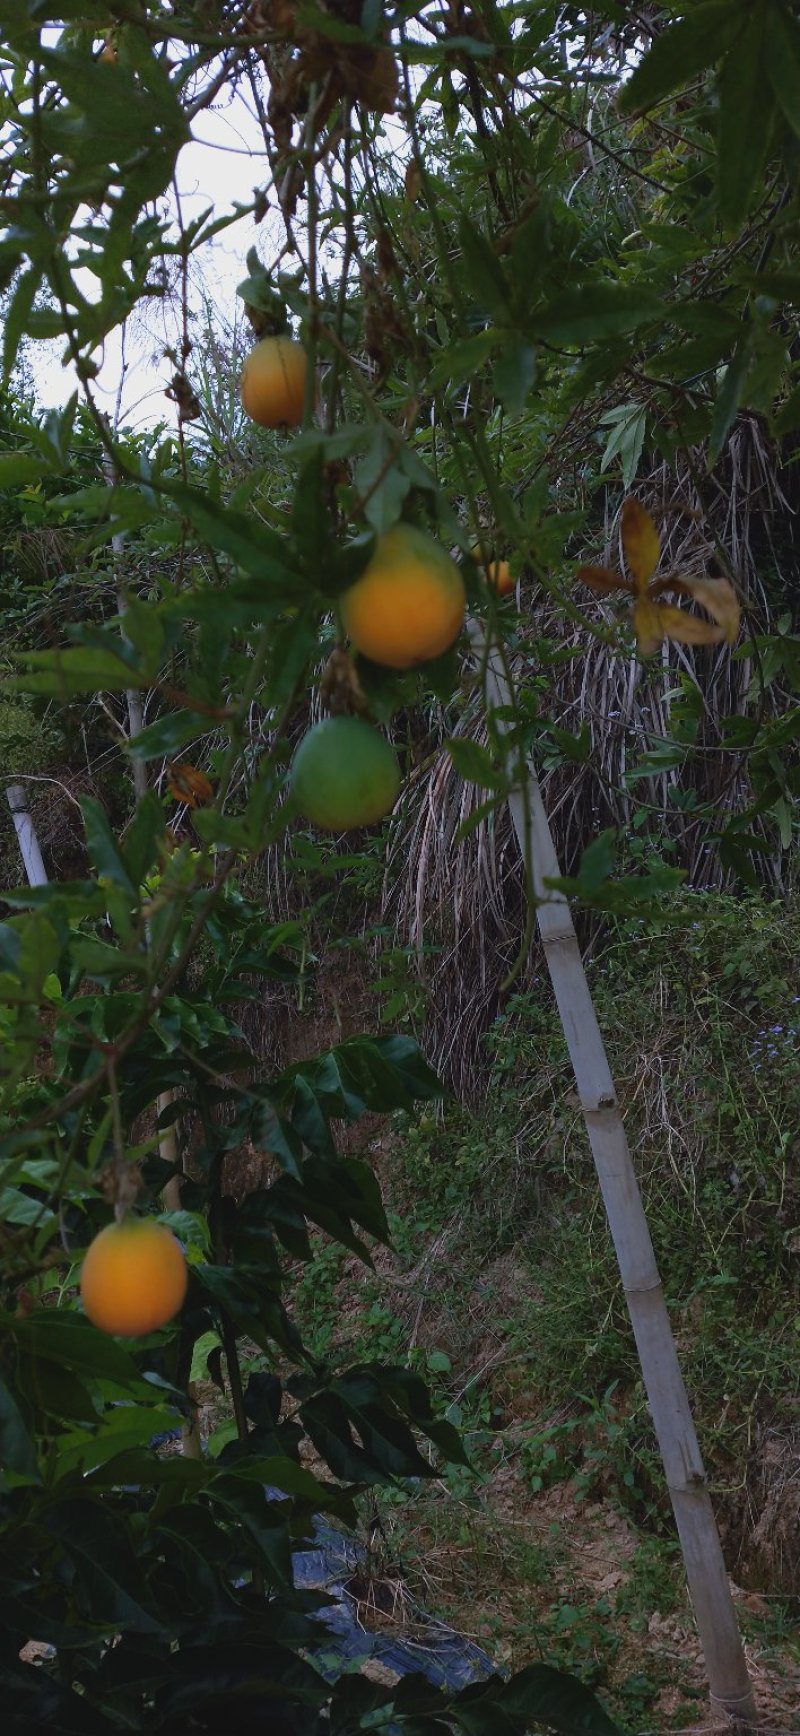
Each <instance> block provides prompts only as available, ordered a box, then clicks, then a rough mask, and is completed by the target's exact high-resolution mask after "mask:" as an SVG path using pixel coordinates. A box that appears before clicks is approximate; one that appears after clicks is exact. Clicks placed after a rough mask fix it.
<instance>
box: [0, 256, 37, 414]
mask: <svg viewBox="0 0 800 1736" xmlns="http://www.w3.org/2000/svg"><path fill="white" fill-rule="evenodd" d="M41 281H42V268H41V266H39V265H33V266H31V267H30V269H29V270H28V271H25V272H23V274H22V276H21V277H20V278H18V279H17V282H16V284H15V286H14V293H13V295H12V297H11V301H10V303H9V304H8V305H7V307H6V308H5V310H4V321H3V325H4V331H3V378H4V381H5V383H6V384H8V380H9V377H10V375H11V371H12V369H13V367H14V363H15V362H16V359H17V352H18V350H19V346H20V342H21V340H22V336H23V333H24V332H25V331H26V330H27V326H28V320H29V317H30V312H31V308H32V307H33V302H34V298H35V296H36V291H37V290H38V288H39V285H40V283H41Z"/></svg>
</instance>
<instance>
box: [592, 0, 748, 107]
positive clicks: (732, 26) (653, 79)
mask: <svg viewBox="0 0 800 1736" xmlns="http://www.w3.org/2000/svg"><path fill="white" fill-rule="evenodd" d="M745 16H746V15H745V12H744V10H743V8H742V6H741V5H740V4H737V3H736V0H706V4H704V5H697V4H695V5H694V6H692V8H691V11H690V13H689V16H688V18H685V19H682V20H680V21H679V22H678V23H677V24H671V25H669V27H668V28H667V29H666V30H661V31H659V34H658V35H657V36H656V39H655V42H654V43H653V46H652V48H651V49H650V51H649V53H648V54H646V55H645V58H644V60H643V61H642V62H641V64H640V65H639V66H637V68H636V71H635V72H634V73H633V74H632V76H631V77H630V78H629V80H628V82H627V84H625V85H623V87H622V90H621V92H620V95H619V98H618V106H619V109H620V112H621V113H622V114H624V115H636V114H644V112H645V110H646V109H649V108H652V107H653V104H654V103H657V102H660V101H661V99H662V97H665V96H669V95H670V92H671V91H673V90H682V89H683V88H684V87H685V86H686V85H687V84H690V83H691V81H692V79H694V78H696V77H697V74H698V73H699V72H704V71H705V68H706V67H707V66H714V65H715V64H716V62H717V61H718V60H719V59H720V58H721V56H722V55H723V54H724V52H725V50H726V48H727V47H728V46H729V44H730V43H731V42H732V41H733V39H734V38H735V36H736V35H737V33H738V32H739V31H740V30H741V29H742V28H743V26H744V23H745Z"/></svg>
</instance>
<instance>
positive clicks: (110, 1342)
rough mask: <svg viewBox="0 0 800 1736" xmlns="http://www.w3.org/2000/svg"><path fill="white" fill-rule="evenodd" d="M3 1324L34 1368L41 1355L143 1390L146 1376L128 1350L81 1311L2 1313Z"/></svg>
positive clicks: (55, 1310) (64, 1364) (81, 1370)
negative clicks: (78, 1312) (84, 1316)
mask: <svg viewBox="0 0 800 1736" xmlns="http://www.w3.org/2000/svg"><path fill="white" fill-rule="evenodd" d="M0 1325H2V1326H4V1327H5V1328H6V1330H10V1331H11V1332H12V1333H13V1336H14V1338H15V1339H16V1341H17V1343H18V1345H19V1347H20V1350H21V1351H22V1352H23V1353H24V1355H25V1357H26V1358H27V1359H29V1365H30V1366H31V1367H32V1368H33V1369H34V1370H35V1368H36V1362H37V1360H38V1358H40V1357H41V1358H45V1359H47V1360H48V1361H49V1362H52V1363H54V1364H56V1365H57V1364H59V1363H60V1364H61V1366H62V1367H64V1368H69V1369H73V1370H74V1371H75V1372H76V1373H79V1374H85V1375H88V1376H90V1377H91V1378H93V1379H95V1380H109V1381H111V1382H112V1384H113V1385H114V1386H116V1387H121V1388H123V1389H127V1390H131V1391H135V1392H139V1393H141V1391H142V1376H141V1375H140V1373H139V1370H138V1369H137V1367H136V1364H135V1363H134V1361H133V1359H132V1358H131V1357H130V1356H129V1355H128V1352H127V1350H123V1348H122V1346H121V1345H119V1344H116V1343H115V1341H114V1339H113V1338H108V1337H107V1336H106V1334H105V1333H103V1332H98V1330H97V1328H96V1327H95V1326H90V1325H89V1322H88V1320H85V1319H84V1318H83V1317H82V1315H80V1314H76V1313H73V1312H71V1311H70V1310H68V1309H66V1308H39V1309H34V1310H33V1312H32V1313H31V1314H29V1315H27V1317H26V1318H24V1319H18V1318H17V1317H16V1316H15V1315H9V1314H3V1313H0Z"/></svg>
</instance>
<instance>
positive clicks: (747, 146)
mask: <svg viewBox="0 0 800 1736" xmlns="http://www.w3.org/2000/svg"><path fill="white" fill-rule="evenodd" d="M768 91H769V84H768V80H767V78H766V77H765V67H764V13H763V9H762V7H760V6H757V7H755V8H754V10H753V11H752V12H751V14H750V16H749V18H748V21H747V24H746V26H745V29H744V31H743V32H742V34H741V36H740V37H739V38H738V39H737V42H736V44H735V46H734V47H733V48H732V49H731V50H730V52H729V53H728V54H727V55H726V58H725V63H724V65H723V68H722V71H721V73H720V79H719V130H718V134H717V205H718V207H719V214H720V218H721V221H722V222H723V223H724V224H725V225H726V226H727V227H728V228H729V229H736V228H737V227H738V226H739V225H740V224H741V222H742V221H743V219H744V217H745V216H746V213H747V210H748V208H749V205H750V201H751V199H752V196H753V193H754V191H755V187H756V182H757V181H758V178H759V174H760V171H761V169H762V167H763V164H764V158H765V157H766V154H767V146H768V144H769V139H770V134H771V131H772V123H773V118H774V108H773V104H772V102H771V101H770V99H769V95H768Z"/></svg>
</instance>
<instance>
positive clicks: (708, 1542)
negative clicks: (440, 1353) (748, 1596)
mask: <svg viewBox="0 0 800 1736" xmlns="http://www.w3.org/2000/svg"><path fill="white" fill-rule="evenodd" d="M469 631H470V638H471V641H472V644H473V648H474V649H475V651H476V652H477V654H478V655H479V656H480V657H481V659H482V661H483V660H484V659H485V665H484V667H485V675H484V680H485V694H486V699H487V702H488V704H489V705H490V706H510V705H512V703H513V696H512V692H511V688H510V685H509V681H508V678H507V675H506V672H505V669H504V667H503V661H502V658H501V656H500V654H499V652H498V650H497V649H496V648H494V647H492V648H491V649H490V650H489V651H488V654H487V652H486V647H485V642H484V639H483V635H482V632H481V629H480V627H478V626H477V625H476V624H475V623H474V622H470V626H469ZM509 727H510V725H508V724H505V725H504V724H502V723H498V724H497V725H496V728H497V729H498V730H499V731H500V732H501V733H505V731H506V730H507V729H508V728H509ZM509 809H510V812H511V818H512V822H513V825H514V830H515V832H516V834H517V838H518V840H519V845H520V849H521V850H522V854H523V858H524V860H525V862H526V864H528V867H529V876H530V890H531V893H532V895H533V897H534V898H535V900H536V919H537V922H538V926H539V932H540V935H541V937H542V944H543V947H544V953H545V958H546V960H547V967H548V970H549V972H550V980H551V982H552V985H553V990H554V993H555V998H556V1005H557V1007H558V1012H559V1016H560V1019H561V1023H562V1026H563V1030H564V1036H565V1038H566V1042H567V1047H568V1049H569V1054H570V1060H571V1061H572V1066H573V1070H574V1073H575V1083H576V1085H577V1088H578V1094H579V1097H580V1102H581V1108H582V1110H583V1116H584V1120H585V1122H586V1129H587V1132H588V1135H589V1142H590V1145H591V1148H592V1156H593V1158H594V1162H595V1166H596V1169H597V1175H598V1179H599V1182H600V1189H601V1193H602V1196H603V1202H604V1204H605V1208H606V1214H607V1217H608V1222H609V1228H610V1230H611V1235H612V1239H613V1242H614V1247H615V1250H616V1255H617V1261H618V1263H619V1270H620V1276H621V1278H622V1284H623V1288H624V1291H625V1299H626V1301H627V1304H628V1312H629V1314H630V1319H631V1325H632V1327H633V1333H634V1338H635V1340H636V1348H637V1351H638V1354H639V1362H640V1364H641V1369H642V1378H643V1380H644V1385H645V1390H646V1393H647V1399H648V1404H649V1407H650V1413H651V1416H652V1418H653V1426H654V1429H655V1433H656V1438H657V1440H658V1445H659V1450H660V1453H661V1458H662V1461H663V1465H664V1473H665V1476H666V1482H667V1488H668V1489H669V1495H670V1500H671V1502H672V1510H673V1513H674V1515H675V1524H676V1526H677V1530H678V1536H679V1538H680V1544H681V1549H682V1551H683V1559H684V1565H685V1569H686V1579H687V1583H688V1587H689V1594H690V1596H691V1600H692V1604H693V1607H694V1613H695V1619H696V1621H697V1627H698V1631H699V1634H700V1642H701V1645H702V1647H703V1653H704V1655H705V1662H706V1671H707V1675H708V1682H709V1688H710V1693H711V1699H712V1702H713V1703H714V1705H715V1706H716V1707H718V1708H719V1709H720V1710H721V1711H723V1712H725V1713H727V1715H728V1716H729V1717H731V1718H735V1719H736V1720H737V1721H738V1722H739V1723H740V1724H753V1723H755V1722H756V1720H757V1714H756V1708H755V1703H754V1700H753V1691H752V1687H751V1683H750V1678H749V1676H748V1672H747V1664H746V1661H745V1656H744V1650H743V1647H742V1641H741V1635H740V1633H739V1626H738V1622H737V1619H736V1612H735V1609H734V1607H733V1599H732V1597H731V1589H730V1584H729V1581H728V1575H727V1572H726V1570H725V1563H724V1560H723V1557H722V1548H721V1545H720V1540H719V1533H718V1531H717V1526H716V1521H715V1518H714V1510H713V1507H712V1504H711V1497H710V1495H709V1492H708V1485H707V1480H706V1473H705V1469H704V1466H703V1461H702V1458H701V1455H700V1448H699V1446H698V1442H697V1436H696V1433H695V1428H694V1423H693V1421H692V1415H691V1411H690V1408H689V1401H688V1398H687V1395H686V1388H685V1386H684V1383H683V1376H682V1374H681V1370H680V1365H679V1363H678V1356H677V1351H676V1349H675V1340H674V1338H673V1336H672V1328H671V1325H670V1319H669V1314H668V1312H667V1307H666V1303H665V1301H664V1292H663V1289H662V1286H661V1279H660V1277H659V1273H658V1268H657V1266H656V1259H655V1254H654V1251H653V1244H652V1241H651V1239H650V1231H649V1229H648V1226H647V1219H646V1217H645V1213H644V1207H643V1205H642V1199H641V1194H640V1192H639V1184H638V1182H637V1180H636V1174H635V1171H634V1167H633V1162H632V1160H631V1154H630V1149H629V1146H628V1141H627V1137H626V1134H625V1128H624V1125H623V1121H622V1116H621V1114H620V1110H619V1106H618V1103H617V1097H616V1091H615V1088H614V1081H613V1078H612V1076H611V1070H610V1067H609V1064H608V1058H607V1056H606V1052H605V1046H604V1044H603V1038H602V1034H601V1031H600V1027H599V1025H598V1022H597V1015H596V1013H595V1010H594V1003H593V1001H592V997H591V991H590V989H589V985H588V982H587V980H586V973H585V971H584V968H583V960H582V958H581V954H580V948H579V946H578V939H577V935H576V933H575V927H574V924H573V921H572V916H571V913H570V908H569V904H568V902H567V899H566V898H565V897H564V894H563V893H561V892H557V891H554V890H553V889H552V888H549V887H546V886H545V884H544V882H545V880H549V879H555V878H558V877H559V874H560V870H559V863H558V857H557V856H556V852H555V847H554V844H553V839H552V835H551V832H550V826H549V823H548V819H547V814H546V812H545V808H544V804H543V802H542V796H541V790H540V787H539V780H538V778H537V776H536V772H535V770H534V768H533V766H532V765H531V764H530V762H528V767H527V788H526V792H525V795H523V793H522V791H521V790H520V789H518V790H515V791H514V792H513V794H512V795H511V796H510V797H509Z"/></svg>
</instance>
